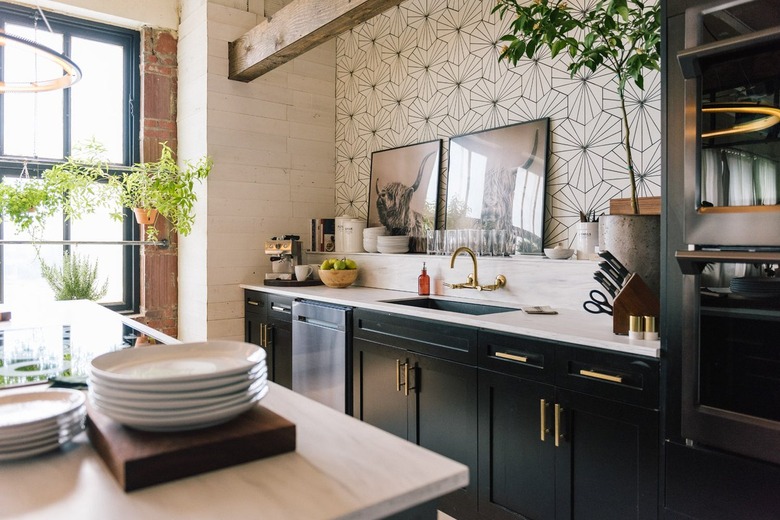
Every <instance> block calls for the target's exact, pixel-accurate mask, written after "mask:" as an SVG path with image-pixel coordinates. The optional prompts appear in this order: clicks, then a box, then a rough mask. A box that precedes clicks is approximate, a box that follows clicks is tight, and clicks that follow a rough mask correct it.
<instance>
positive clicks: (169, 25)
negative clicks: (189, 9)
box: [5, 0, 179, 29]
mask: <svg viewBox="0 0 780 520" xmlns="http://www.w3.org/2000/svg"><path fill="white" fill-rule="evenodd" d="M5 1H8V2H10V3H14V4H20V5H26V6H29V7H37V6H40V7H41V9H44V10H49V11H54V12H58V13H62V14H67V15H70V16H75V17H78V18H84V19H86V20H96V21H99V22H104V23H108V24H112V25H118V26H121V27H128V28H139V27H142V26H150V27H158V28H161V29H176V28H177V27H178V26H179V9H178V4H179V1H178V0H132V1H127V0H125V1H117V0H59V1H53V0H36V1H29V0H5Z"/></svg>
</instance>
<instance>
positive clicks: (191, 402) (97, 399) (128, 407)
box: [89, 377, 266, 415]
mask: <svg viewBox="0 0 780 520" xmlns="http://www.w3.org/2000/svg"><path fill="white" fill-rule="evenodd" d="M265 386H266V378H265V377H263V378H261V379H259V380H257V381H256V382H255V383H253V384H252V386H251V387H249V388H248V389H246V390H242V391H241V392H234V393H232V394H228V395H224V396H218V397H211V398H204V399H169V400H167V401H134V400H132V399H112V398H107V397H104V396H102V395H100V394H99V393H97V392H90V393H89V398H90V400H91V402H92V403H93V404H97V405H98V406H99V407H100V408H105V409H109V410H115V411H118V412H120V413H123V412H126V413H129V414H132V413H135V414H146V415H155V414H166V413H172V412H182V411H190V412H194V411H203V410H204V409H207V408H214V407H219V406H229V405H231V404H235V403H238V402H239V401H240V400H241V399H250V398H251V396H253V395H255V394H256V393H257V392H259V391H260V390H262V389H263V387H265Z"/></svg>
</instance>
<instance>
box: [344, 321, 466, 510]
mask: <svg viewBox="0 0 780 520" xmlns="http://www.w3.org/2000/svg"><path fill="white" fill-rule="evenodd" d="M353 330H354V339H353V355H354V365H353V370H354V381H353V384H354V387H353V388H354V414H355V416H356V417H357V418H359V419H361V420H363V421H365V422H367V423H369V424H373V425H374V426H377V427H379V428H381V429H383V430H385V431H388V432H390V433H393V434H395V435H398V436H399V437H403V438H405V439H407V440H409V441H411V442H414V443H416V444H419V445H420V446H423V447H425V448H428V449H430V450H432V451H435V452H437V453H439V454H441V455H444V456H445V457H448V458H451V459H453V460H456V461H458V462H461V463H463V464H466V465H467V466H468V467H469V470H470V475H469V485H468V487H466V488H465V489H462V490H460V491H456V492H454V493H451V494H449V495H446V496H444V497H442V498H441V499H439V501H438V503H437V507H438V508H439V509H440V510H442V511H444V512H445V513H447V514H449V515H452V516H454V517H455V518H458V519H459V520H460V519H467V518H470V517H472V516H471V515H473V514H475V512H476V510H477V423H476V420H475V418H476V416H477V369H476V367H474V366H469V365H466V364H464V363H460V362H455V361H452V360H451V358H455V359H460V360H466V359H468V358H473V357H474V356H475V355H476V339H477V333H476V330H474V329H470V328H467V327H458V326H453V325H449V324H445V323H440V324H438V323H436V322H430V321H426V320H416V319H410V318H408V317H400V316H396V315H392V314H385V313H377V312H373V311H365V310H362V309H356V310H355V311H354V327H353ZM420 351H425V352H427V354H426V353H421V352H420ZM431 353H438V354H439V356H438V357H437V356H434V355H429V354H431ZM448 358H449V359H448Z"/></svg>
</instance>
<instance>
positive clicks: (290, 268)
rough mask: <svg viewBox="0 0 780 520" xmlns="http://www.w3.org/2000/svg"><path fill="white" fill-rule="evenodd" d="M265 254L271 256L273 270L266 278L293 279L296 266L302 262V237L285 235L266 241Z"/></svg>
mask: <svg viewBox="0 0 780 520" xmlns="http://www.w3.org/2000/svg"><path fill="white" fill-rule="evenodd" d="M265 254H266V255H268V256H270V260H271V270H272V272H270V273H265V279H266V280H292V279H293V278H294V276H293V272H294V271H295V266H296V265H300V264H301V260H302V259H301V237H300V236H298V235H283V236H280V237H272V238H271V239H270V240H266V242H265Z"/></svg>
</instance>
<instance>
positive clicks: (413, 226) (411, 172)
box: [368, 139, 442, 253]
mask: <svg viewBox="0 0 780 520" xmlns="http://www.w3.org/2000/svg"><path fill="white" fill-rule="evenodd" d="M441 144H442V142H441V140H440V139H439V140H436V141H428V142H425V143H418V144H412V145H408V146H402V147H399V148H391V149H389V150H380V151H376V152H374V153H372V154H371V183H370V185H369V189H368V225H369V227H373V226H384V227H385V228H387V230H388V232H389V233H390V234H391V235H409V236H410V237H411V238H410V240H409V250H410V251H411V252H416V253H423V252H425V232H426V230H428V229H435V227H436V200H437V198H438V190H439V170H440V164H441Z"/></svg>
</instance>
